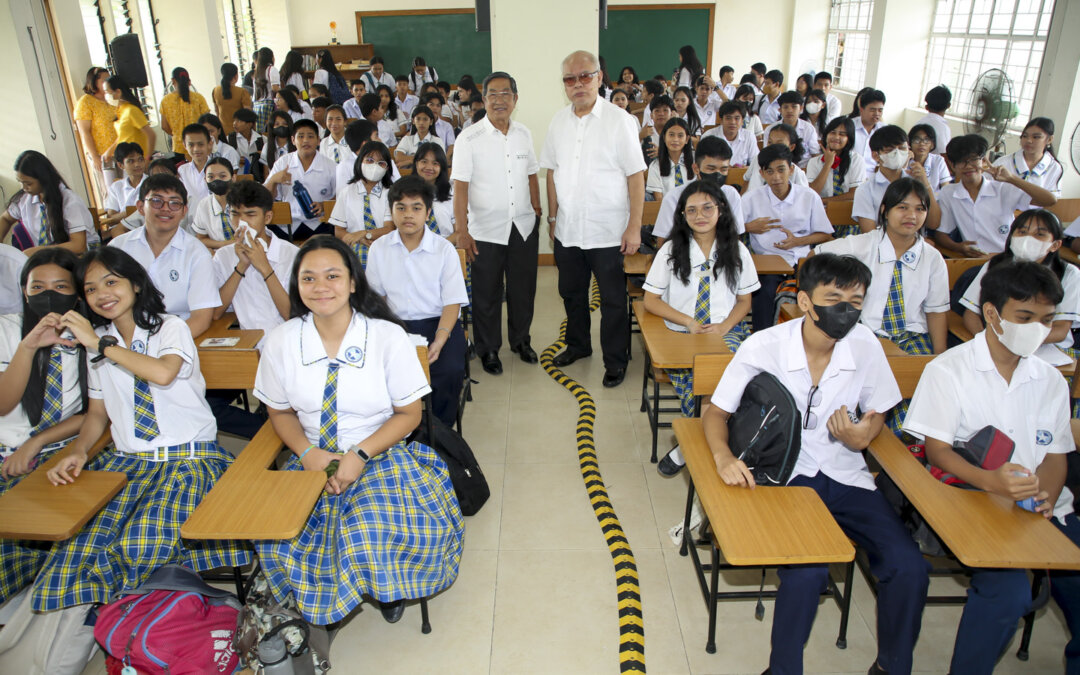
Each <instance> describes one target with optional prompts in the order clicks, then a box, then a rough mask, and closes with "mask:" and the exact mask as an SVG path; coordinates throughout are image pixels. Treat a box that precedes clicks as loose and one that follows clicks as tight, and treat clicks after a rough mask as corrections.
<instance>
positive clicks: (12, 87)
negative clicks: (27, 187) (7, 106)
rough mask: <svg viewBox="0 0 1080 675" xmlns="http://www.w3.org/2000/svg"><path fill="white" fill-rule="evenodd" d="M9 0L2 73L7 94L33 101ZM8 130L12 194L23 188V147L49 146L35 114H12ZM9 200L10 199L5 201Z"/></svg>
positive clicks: (2, 184) (3, 7) (2, 168)
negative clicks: (18, 176)
mask: <svg viewBox="0 0 1080 675" xmlns="http://www.w3.org/2000/svg"><path fill="white" fill-rule="evenodd" d="M10 4H11V3H10V2H9V0H0V62H2V63H4V64H6V65H7V67H6V68H5V69H4V74H3V76H2V77H0V81H2V82H3V85H2V86H3V90H4V95H5V96H7V97H8V100H10V101H29V100H30V96H31V91H32V90H31V89H30V78H29V77H28V76H27V72H28V69H27V65H26V63H25V62H24V61H23V57H22V53H21V52H20V50H19V43H18V42H17V41H16V36H15V23H14V21H13V20H12V15H11V6H10ZM4 126H5V129H4V133H2V134H0V188H3V190H4V197H7V198H10V197H11V195H13V194H15V192H17V191H18V190H19V184H18V183H16V182H15V170H14V168H13V167H14V166H15V158H16V157H18V156H19V153H21V152H22V151H23V150H38V151H42V152H43V151H44V150H45V142H44V141H43V140H42V135H41V127H40V126H39V125H38V120H37V119H36V118H35V117H34V116H33V115H8V116H7V119H6V120H5V124H4ZM5 203H6V202H5Z"/></svg>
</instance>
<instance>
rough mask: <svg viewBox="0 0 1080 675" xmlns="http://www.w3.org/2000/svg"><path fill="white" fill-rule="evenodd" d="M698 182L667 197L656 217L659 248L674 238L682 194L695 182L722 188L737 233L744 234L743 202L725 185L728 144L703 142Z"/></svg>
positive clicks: (699, 151) (696, 172) (697, 166)
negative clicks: (678, 206) (676, 214)
mask: <svg viewBox="0 0 1080 675" xmlns="http://www.w3.org/2000/svg"><path fill="white" fill-rule="evenodd" d="M691 168H693V171H694V175H695V176H697V179H690V180H689V181H687V182H686V183H684V184H683V186H682V187H677V188H675V189H673V190H671V191H670V192H668V193H667V194H665V195H664V200H663V201H662V202H661V203H660V211H659V213H657V215H656V224H655V225H653V236H654V237H656V241H657V246H659V245H662V244H663V243H664V240H665V239H667V238H668V237H670V236H671V230H672V228H673V227H674V225H675V210H676V206H677V205H678V203H679V199H681V198H682V193H683V191H684V190H686V188H688V187H689V186H690V185H692V184H693V183H694V182H696V180H703V181H707V182H712V183H716V184H717V185H719V186H720V192H721V194H722V195H723V196H724V199H725V200H726V201H727V208H728V211H730V212H731V216H732V217H733V218H734V219H735V231H736V232H737V233H738V234H740V235H741V234H743V233H744V232H745V231H746V229H745V225H744V223H743V212H742V199H741V198H740V197H739V191H738V190H736V189H735V188H733V187H732V186H730V185H726V184H725V183H726V182H727V174H728V170H729V169H730V168H731V148H730V147H728V145H727V143H725V142H724V141H722V140H721V139H719V138H716V137H715V136H709V137H706V138H702V139H701V142H700V143H698V146H697V149H696V150H695V151H694V164H693V165H692V167H691Z"/></svg>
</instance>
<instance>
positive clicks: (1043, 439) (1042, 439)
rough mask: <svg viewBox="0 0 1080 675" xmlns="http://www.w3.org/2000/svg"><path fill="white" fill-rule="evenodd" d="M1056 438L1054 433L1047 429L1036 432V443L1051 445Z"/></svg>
mask: <svg viewBox="0 0 1080 675" xmlns="http://www.w3.org/2000/svg"><path fill="white" fill-rule="evenodd" d="M1053 440H1054V434H1052V433H1050V432H1049V431H1047V430H1046V429H1039V430H1038V431H1036V432H1035V445H1050V443H1052V442H1053Z"/></svg>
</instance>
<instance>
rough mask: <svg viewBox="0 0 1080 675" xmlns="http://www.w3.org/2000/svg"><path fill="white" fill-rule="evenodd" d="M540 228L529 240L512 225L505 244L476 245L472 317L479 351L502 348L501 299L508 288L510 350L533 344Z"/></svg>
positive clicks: (507, 331)
mask: <svg viewBox="0 0 1080 675" xmlns="http://www.w3.org/2000/svg"><path fill="white" fill-rule="evenodd" d="M539 245H540V227H539V225H537V226H535V227H533V231H532V234H530V235H529V238H528V239H522V238H521V232H519V231H518V229H517V227H514V226H513V225H511V226H510V239H509V241H507V243H506V245H505V246H504V245H502V244H492V243H489V242H486V241H478V242H476V250H477V252H478V255H477V256H476V259H475V260H473V262H472V318H473V329H474V332H475V335H474V339H475V342H476V352H477V353H478V354H486V353H488V352H498V351H499V347H501V346H502V300H503V288H504V283H505V289H506V336H507V338H508V340H509V342H510V346H511V347H517V346H519V345H521V344H524V343H528V342H529V341H530V336H529V329H530V328H531V327H532V319H533V305H534V303H535V300H536V258H537V253H538V251H539Z"/></svg>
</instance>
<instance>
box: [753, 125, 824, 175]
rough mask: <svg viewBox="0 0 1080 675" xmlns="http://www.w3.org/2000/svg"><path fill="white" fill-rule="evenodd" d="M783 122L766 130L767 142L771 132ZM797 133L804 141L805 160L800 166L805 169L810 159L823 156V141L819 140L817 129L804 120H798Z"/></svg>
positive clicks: (803, 159)
mask: <svg viewBox="0 0 1080 675" xmlns="http://www.w3.org/2000/svg"><path fill="white" fill-rule="evenodd" d="M781 121H782V120H781ZM781 121H777V122H774V123H772V124H770V125H769V126H767V127H766V128H765V140H768V139H769V132H770V131H772V130H773V129H775V128H776V127H777V125H779V124H780V122H781ZM795 133H797V134H798V135H799V140H801V141H802V145H803V158H802V161H800V162H799V165H800V166H802V167H805V166H806V163H807V161H808V160H809V158H810V157H813V156H815V155H820V154H821V141H820V140H819V139H818V132H817V128H816V127H815V126H814V125H813V124H811V123H810V122H807V121H806V120H804V119H799V120H796V123H795Z"/></svg>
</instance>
